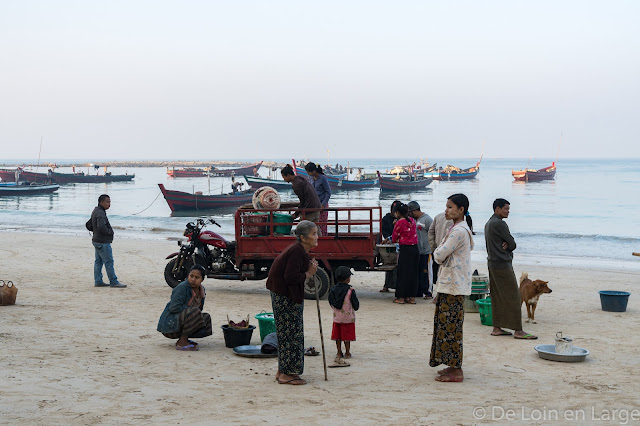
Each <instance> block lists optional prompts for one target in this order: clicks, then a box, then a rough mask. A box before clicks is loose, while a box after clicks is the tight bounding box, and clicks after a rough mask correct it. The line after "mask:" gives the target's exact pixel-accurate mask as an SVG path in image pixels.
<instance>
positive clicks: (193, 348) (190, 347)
mask: <svg viewBox="0 0 640 426" xmlns="http://www.w3.org/2000/svg"><path fill="white" fill-rule="evenodd" d="M176 350H177V351H197V350H198V347H197V346H195V345H194V344H192V343H189V344H188V345H185V346H176Z"/></svg>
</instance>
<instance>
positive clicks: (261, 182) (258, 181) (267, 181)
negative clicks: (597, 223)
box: [242, 175, 291, 189]
mask: <svg viewBox="0 0 640 426" xmlns="http://www.w3.org/2000/svg"><path fill="white" fill-rule="evenodd" d="M242 177H244V180H246V181H247V183H248V184H249V186H251V187H252V188H254V189H258V188H261V187H263V186H270V187H272V188H277V189H291V182H285V181H283V180H280V179H271V178H263V177H259V176H248V175H243V176H242Z"/></svg>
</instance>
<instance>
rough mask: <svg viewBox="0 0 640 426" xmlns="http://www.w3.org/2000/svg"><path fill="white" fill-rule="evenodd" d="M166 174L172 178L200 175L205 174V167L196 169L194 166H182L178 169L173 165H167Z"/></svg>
mask: <svg viewBox="0 0 640 426" xmlns="http://www.w3.org/2000/svg"><path fill="white" fill-rule="evenodd" d="M167 174H168V175H169V176H170V177H172V178H179V177H200V176H206V175H207V169H198V168H194V167H183V168H180V169H176V168H175V167H171V168H168V167H167Z"/></svg>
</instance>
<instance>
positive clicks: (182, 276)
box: [164, 257, 193, 288]
mask: <svg viewBox="0 0 640 426" xmlns="http://www.w3.org/2000/svg"><path fill="white" fill-rule="evenodd" d="M177 261H178V258H177V257H174V258H173V259H171V260H170V261H169V263H167V266H165V267H164V280H165V281H166V282H167V284H168V285H169V287H171V288H176V286H177V285H178V284H180V283H181V282H182V281H184V280H186V279H187V277H188V276H189V269H191V267H192V266H193V260H191V258H187V259H185V260H184V262H182V267H181V268H180V270H179V271H177V272H176V273H175V274H174V273H173V267H174V265H175V264H176V262H177Z"/></svg>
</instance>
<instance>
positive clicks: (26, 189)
mask: <svg viewBox="0 0 640 426" xmlns="http://www.w3.org/2000/svg"><path fill="white" fill-rule="evenodd" d="M59 188H60V185H54V184H49V185H47V184H44V185H43V184H34V183H32V184H29V183H27V182H24V181H21V182H19V183H16V182H2V183H0V196H7V195H9V196H22V195H35V194H49V193H52V192H55V191H57V190H58V189H59Z"/></svg>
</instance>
